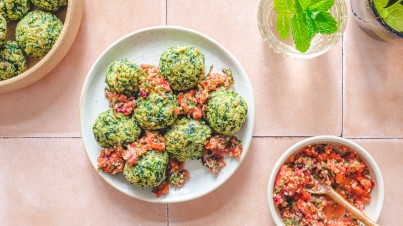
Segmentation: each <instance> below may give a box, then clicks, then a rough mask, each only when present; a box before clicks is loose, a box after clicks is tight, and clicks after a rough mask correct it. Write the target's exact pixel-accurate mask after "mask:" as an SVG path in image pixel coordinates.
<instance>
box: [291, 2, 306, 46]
mask: <svg viewBox="0 0 403 226" xmlns="http://www.w3.org/2000/svg"><path fill="white" fill-rule="evenodd" d="M297 1H298V0H297ZM291 31H292V32H291V34H292V38H293V39H294V43H295V47H296V48H297V50H298V51H300V52H301V53H305V52H306V51H307V50H308V49H309V47H310V45H311V37H309V33H308V26H307V25H306V24H305V21H304V15H303V14H297V15H293V16H292V17H291Z"/></svg>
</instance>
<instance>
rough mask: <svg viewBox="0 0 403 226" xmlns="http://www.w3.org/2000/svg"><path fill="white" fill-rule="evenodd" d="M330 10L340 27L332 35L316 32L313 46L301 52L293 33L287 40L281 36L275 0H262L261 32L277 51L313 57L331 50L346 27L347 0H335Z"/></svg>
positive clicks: (312, 42) (288, 54)
mask: <svg viewBox="0 0 403 226" xmlns="http://www.w3.org/2000/svg"><path fill="white" fill-rule="evenodd" d="M353 1H361V0H353ZM329 12H330V13H331V14H332V15H333V17H334V18H335V19H336V21H337V23H338V26H339V29H338V30H337V31H336V32H335V33H333V34H330V35H322V34H316V35H315V36H314V37H313V39H312V41H311V47H310V48H309V49H308V51H307V52H305V53H301V52H299V51H298V50H297V49H296V48H295V45H294V42H293V40H292V37H291V35H290V37H289V38H288V39H286V40H283V39H282V38H280V36H279V34H278V32H277V30H276V20H277V15H276V12H275V11H274V2H273V0H261V1H260V4H259V10H258V26H259V30H260V34H261V35H262V37H263V39H264V40H265V41H266V42H267V43H268V44H269V46H270V47H271V48H272V49H273V50H274V52H276V53H279V54H282V55H284V56H291V57H295V58H306V59H311V58H314V57H317V56H320V55H322V54H324V53H326V52H327V51H329V50H330V49H331V48H332V47H333V46H334V45H335V44H336V43H337V42H338V41H339V39H340V37H342V35H343V33H344V30H345V28H346V24H347V6H346V2H345V0H335V4H334V6H333V7H332V8H331V9H330V11H329Z"/></svg>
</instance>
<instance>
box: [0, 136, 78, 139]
mask: <svg viewBox="0 0 403 226" xmlns="http://www.w3.org/2000/svg"><path fill="white" fill-rule="evenodd" d="M0 139H81V137H1V136H0Z"/></svg>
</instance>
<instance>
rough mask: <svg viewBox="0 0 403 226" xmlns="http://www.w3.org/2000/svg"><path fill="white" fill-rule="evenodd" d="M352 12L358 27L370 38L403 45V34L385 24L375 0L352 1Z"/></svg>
mask: <svg viewBox="0 0 403 226" xmlns="http://www.w3.org/2000/svg"><path fill="white" fill-rule="evenodd" d="M351 11H352V13H353V16H354V20H355V21H356V22H357V24H358V26H359V27H360V28H361V30H363V31H364V32H365V33H367V34H368V35H369V36H371V37H373V38H375V39H378V40H381V41H386V42H398V43H403V33H399V32H397V31H396V30H394V29H393V28H391V27H390V26H389V25H388V24H387V23H385V21H384V20H383V19H382V18H381V17H380V16H379V13H378V11H377V10H376V8H375V5H374V1H373V0H352V1H351Z"/></svg>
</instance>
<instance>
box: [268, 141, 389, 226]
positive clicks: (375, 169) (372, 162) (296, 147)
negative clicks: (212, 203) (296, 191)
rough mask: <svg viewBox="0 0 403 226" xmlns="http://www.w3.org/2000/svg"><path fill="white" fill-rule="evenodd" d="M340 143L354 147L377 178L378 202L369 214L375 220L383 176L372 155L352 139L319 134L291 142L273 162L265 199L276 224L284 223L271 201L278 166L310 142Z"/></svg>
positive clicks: (380, 208)
mask: <svg viewBox="0 0 403 226" xmlns="http://www.w3.org/2000/svg"><path fill="white" fill-rule="evenodd" d="M326 142H330V143H332V142H333V143H340V144H343V145H346V146H348V147H350V148H352V149H354V150H355V151H356V152H358V153H359V155H360V156H361V157H362V158H364V161H366V162H367V163H368V165H370V166H371V168H372V170H373V175H375V178H376V180H377V187H378V190H379V191H378V193H379V197H378V202H379V204H378V205H377V206H376V208H375V211H374V214H373V215H372V216H371V219H372V220H374V221H377V220H378V218H379V216H380V214H381V212H382V207H383V202H384V198H385V188H384V182H383V177H382V174H381V170H380V169H379V167H378V164H377V163H376V162H375V160H374V159H373V158H372V156H371V155H370V154H369V153H368V152H367V151H366V150H365V149H364V148H363V147H362V146H361V145H359V144H357V143H355V142H354V141H352V140H349V139H346V138H343V137H338V136H334V135H320V136H314V137H309V138H306V139H303V140H301V141H299V142H297V143H295V144H293V145H292V146H291V147H289V148H288V149H287V150H286V151H285V152H284V153H283V154H282V155H281V156H280V158H279V159H278V160H277V162H276V163H275V165H274V167H273V170H272V171H271V173H270V177H269V182H268V189H267V191H268V192H267V199H268V205H269V210H270V213H271V215H272V218H273V220H274V222H275V224H276V225H284V223H283V221H282V219H281V217H280V216H279V215H278V213H277V208H276V207H275V206H274V202H273V191H274V189H273V188H274V181H275V179H276V177H277V173H278V171H279V169H280V167H281V166H282V165H283V163H284V162H285V161H286V160H287V159H288V157H289V156H291V155H292V154H294V153H295V152H297V151H299V150H300V149H301V148H303V147H305V146H307V145H310V144H316V143H326Z"/></svg>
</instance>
